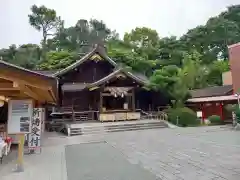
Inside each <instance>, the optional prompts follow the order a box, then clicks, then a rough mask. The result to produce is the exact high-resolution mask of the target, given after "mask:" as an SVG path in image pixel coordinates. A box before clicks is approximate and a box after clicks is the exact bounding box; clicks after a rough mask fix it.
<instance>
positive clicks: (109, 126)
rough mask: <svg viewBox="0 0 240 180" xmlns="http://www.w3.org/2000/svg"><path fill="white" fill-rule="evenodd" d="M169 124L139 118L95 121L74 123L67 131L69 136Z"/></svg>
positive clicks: (163, 126) (162, 126) (161, 126)
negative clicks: (128, 120) (120, 120)
mask: <svg viewBox="0 0 240 180" xmlns="http://www.w3.org/2000/svg"><path fill="white" fill-rule="evenodd" d="M166 127H168V125H167V124H166V123H165V122H164V121H159V120H156V121H155V120H154V121H153V120H148V121H144V120H138V121H134V122H133V121H132V122H116V123H95V124H94V125H88V124H87V123H86V124H84V125H83V124H82V126H77V125H76V124H75V125H74V124H72V125H71V126H69V128H68V129H67V130H66V131H65V132H67V134H68V136H73V135H87V134H101V133H110V132H121V131H135V130H146V129H158V128H166Z"/></svg>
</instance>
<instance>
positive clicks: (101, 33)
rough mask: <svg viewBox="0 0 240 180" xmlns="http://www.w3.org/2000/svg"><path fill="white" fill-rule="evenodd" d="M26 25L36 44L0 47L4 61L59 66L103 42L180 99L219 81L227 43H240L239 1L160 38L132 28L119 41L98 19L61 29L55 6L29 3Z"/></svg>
mask: <svg viewBox="0 0 240 180" xmlns="http://www.w3.org/2000/svg"><path fill="white" fill-rule="evenodd" d="M28 17H29V24H30V25H31V26H33V27H34V28H35V29H36V30H38V31H40V32H42V42H41V44H40V45H38V44H24V45H21V46H18V47H17V46H16V45H14V44H13V45H11V46H9V47H8V48H4V49H0V58H1V59H2V60H4V61H7V62H10V63H14V64H16V65H19V66H22V67H25V68H28V69H33V70H34V69H43V70H51V69H62V68H64V67H66V66H68V65H70V64H71V63H73V62H75V61H76V60H77V59H80V57H81V56H83V55H84V54H85V53H86V52H88V51H89V50H90V49H91V48H92V46H93V45H94V44H96V43H104V44H105V45H106V47H107V51H108V55H109V56H110V57H111V58H113V59H114V60H115V61H116V62H117V63H119V64H123V65H124V66H127V67H129V68H131V69H132V70H134V71H138V72H141V73H143V74H145V75H146V76H148V77H149V78H150V80H151V85H150V86H151V88H154V89H161V90H163V91H166V93H167V94H168V95H169V96H170V97H172V98H173V99H176V98H177V99H180V100H181V101H183V100H184V99H185V98H186V97H187V95H188V93H187V91H188V90H189V89H195V88H204V87H207V86H216V85H221V84H222V79H221V75H222V73H223V72H225V71H228V70H229V63H228V51H227V45H229V44H233V43H237V42H240V5H234V6H230V7H228V9H227V10H226V11H224V12H222V13H220V14H219V15H218V16H216V17H212V18H210V19H209V20H208V21H207V23H206V24H204V25H199V26H197V27H195V28H193V29H190V30H189V31H188V32H187V33H186V34H184V35H183V36H181V37H179V38H177V37H175V36H172V37H161V36H160V35H161V34H158V32H157V31H156V30H154V29H151V28H149V27H136V28H135V29H133V30H132V31H130V32H126V33H125V35H124V38H123V39H120V38H119V35H118V33H117V31H116V30H112V29H111V28H110V27H108V26H107V24H105V23H104V22H103V21H102V20H97V19H90V20H86V19H79V20H78V21H77V22H76V24H75V25H73V26H70V27H68V28H66V27H65V26H64V21H63V20H61V17H59V16H57V12H56V11H55V10H54V9H49V8H47V7H45V6H36V5H33V6H32V7H31V13H30V14H29V16H28Z"/></svg>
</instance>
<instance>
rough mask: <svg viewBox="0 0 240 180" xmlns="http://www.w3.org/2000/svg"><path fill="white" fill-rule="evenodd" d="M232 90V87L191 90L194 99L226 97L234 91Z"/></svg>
mask: <svg viewBox="0 0 240 180" xmlns="http://www.w3.org/2000/svg"><path fill="white" fill-rule="evenodd" d="M232 89H233V87H232V85H224V86H214V87H208V88H204V89H195V90H191V91H190V94H191V97H192V98H199V97H213V96H224V95H228V94H229V93H230V92H231V91H232Z"/></svg>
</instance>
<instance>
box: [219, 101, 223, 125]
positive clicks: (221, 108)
mask: <svg viewBox="0 0 240 180" xmlns="http://www.w3.org/2000/svg"><path fill="white" fill-rule="evenodd" d="M219 111H220V117H221V120H222V121H223V104H222V102H220V103H219Z"/></svg>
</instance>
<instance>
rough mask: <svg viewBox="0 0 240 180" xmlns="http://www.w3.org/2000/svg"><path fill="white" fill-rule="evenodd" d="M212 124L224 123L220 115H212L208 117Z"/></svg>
mask: <svg viewBox="0 0 240 180" xmlns="http://www.w3.org/2000/svg"><path fill="white" fill-rule="evenodd" d="M208 119H209V121H210V122H211V124H222V120H221V117H220V116H217V115H212V116H209V117H208Z"/></svg>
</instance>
